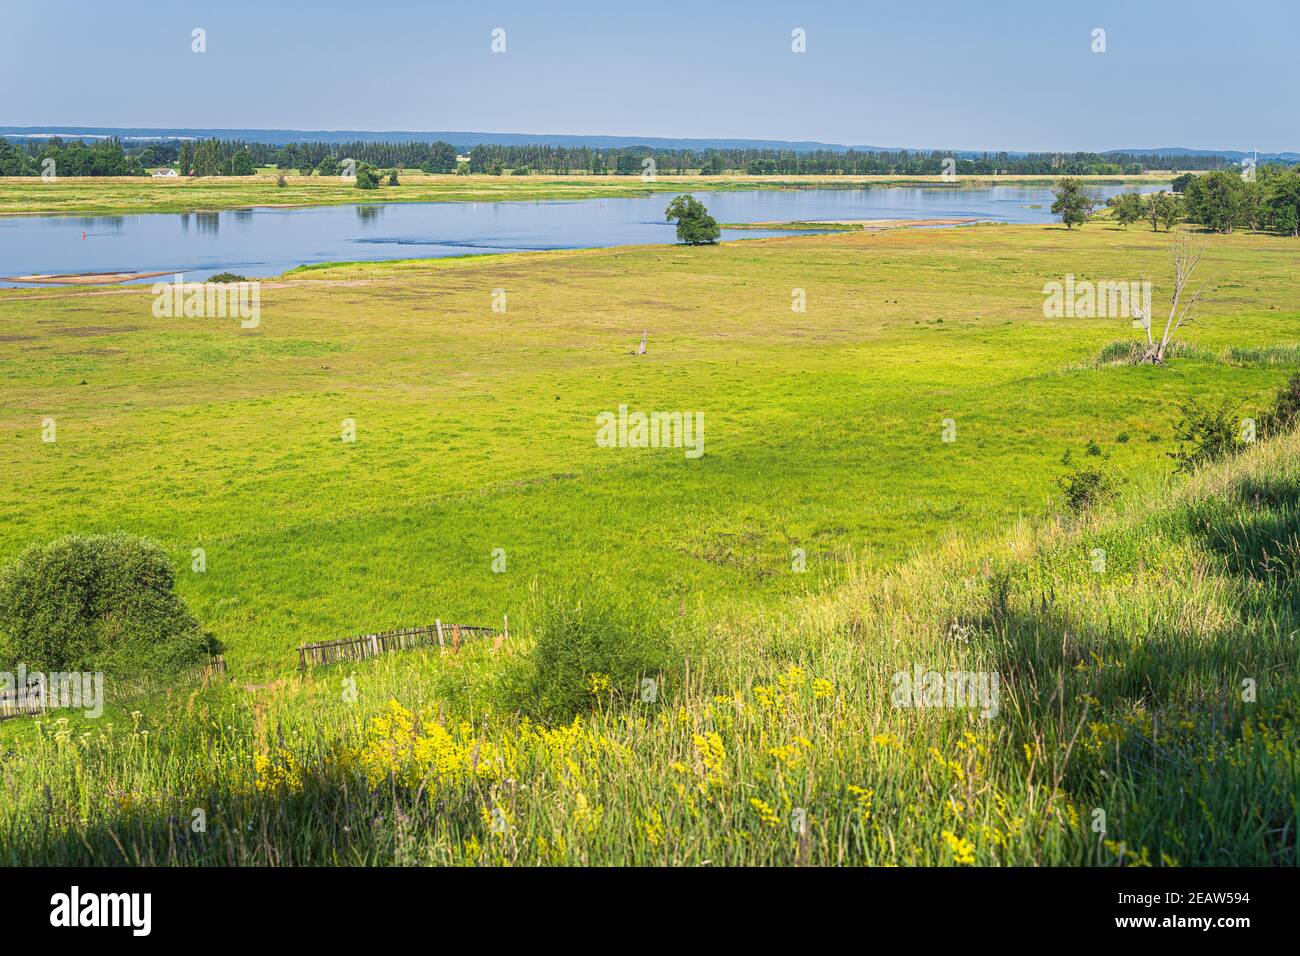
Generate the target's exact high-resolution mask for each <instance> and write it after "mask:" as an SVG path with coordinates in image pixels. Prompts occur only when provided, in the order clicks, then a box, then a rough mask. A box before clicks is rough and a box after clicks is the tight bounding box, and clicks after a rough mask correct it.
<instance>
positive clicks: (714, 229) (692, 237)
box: [664, 196, 722, 246]
mask: <svg viewBox="0 0 1300 956" xmlns="http://www.w3.org/2000/svg"><path fill="white" fill-rule="evenodd" d="M664 218H666V219H667V220H668V221H669V222H676V223H677V241H678V242H683V243H685V244H686V245H688V246H703V245H709V244H711V243H714V242H717V241H718V239H720V238H721V237H722V230H721V229H720V228H719V227H718V222H717V220H716V219H714V218H713V217H712V216H710V215H709V211H708V210H707V209H705V208H704V204H703V203H702V202H700V201H699V200H698V199H696V198H695V197H694V196H678V197H677V198H676V199H674V200H673V201H672V202H670V203H669V204H668V208H667V209H666V210H665V211H664Z"/></svg>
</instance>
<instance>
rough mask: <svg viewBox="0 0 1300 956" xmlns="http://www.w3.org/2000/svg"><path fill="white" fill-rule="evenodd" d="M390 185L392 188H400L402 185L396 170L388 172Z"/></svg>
mask: <svg viewBox="0 0 1300 956" xmlns="http://www.w3.org/2000/svg"><path fill="white" fill-rule="evenodd" d="M388 185H390V186H399V185H401V183H399V182H398V180H397V170H395V169H390V170H389V171H388Z"/></svg>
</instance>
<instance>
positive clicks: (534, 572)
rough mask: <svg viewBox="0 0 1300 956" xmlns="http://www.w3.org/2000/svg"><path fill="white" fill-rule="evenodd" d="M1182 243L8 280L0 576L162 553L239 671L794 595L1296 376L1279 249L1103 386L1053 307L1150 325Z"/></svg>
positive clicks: (790, 246)
mask: <svg viewBox="0 0 1300 956" xmlns="http://www.w3.org/2000/svg"><path fill="white" fill-rule="evenodd" d="M1166 245H1167V238H1166V237H1165V235H1164V234H1158V235H1157V234H1152V233H1150V232H1148V231H1143V230H1137V229H1135V230H1131V231H1129V232H1121V231H1117V230H1112V229H1106V228H1088V229H1085V230H1084V231H1082V232H1080V233H1067V232H1066V231H1065V230H1064V229H1059V228H1041V227H980V228H963V229H953V230H931V231H916V232H905V231H900V232H891V233H888V234H874V235H873V234H857V233H846V234H839V235H829V236H821V237H805V238H791V239H767V240H749V241H743V242H734V243H729V244H726V245H723V246H720V247H717V248H703V249H686V248H674V247H652V248H621V249H610V250H599V251H582V252H549V253H538V254H525V255H509V256H491V257H484V258H477V259H472V260H443V261H436V262H426V261H412V262H399V263H391V264H364V265H341V266H338V267H335V268H324V269H321V268H314V269H311V270H308V271H304V272H302V273H300V275H301V276H302V278H291V279H287V280H285V281H273V282H268V283H265V284H264V288H263V290H262V301H261V319H260V325H259V326H258V327H257V328H255V329H243V328H241V327H240V326H239V323H238V322H237V321H234V320H221V319H184V318H180V319H158V318H155V317H154V316H153V314H152V311H151V306H152V301H153V300H152V296H151V294H150V291H149V289H148V287H147V286H145V287H138V288H117V289H111V290H108V289H105V290H99V291H93V292H84V291H75V292H69V291H66V290H36V291H28V290H21V291H19V290H9V291H6V292H3V293H0V309H3V312H4V315H5V334H4V336H3V341H2V342H0V367H3V371H4V376H3V379H4V383H5V384H4V386H3V391H2V392H0V454H2V455H3V464H4V471H5V474H6V475H7V476H9V477H10V480H8V481H6V482H5V483H4V485H3V487H2V488H0V512H2V513H3V514H4V516H5V520H4V522H3V524H2V525H0V559H3V560H8V559H10V558H12V557H14V556H15V555H16V554H17V553H18V552H19V551H20V550H21V549H22V548H23V547H24V546H25V545H26V544H29V543H31V542H37V541H44V540H47V539H50V538H54V537H57V536H59V535H62V534H65V533H69V532H73V531H79V532H92V531H110V530H125V531H130V532H133V533H137V534H141V535H144V536H147V537H150V538H153V539H155V540H157V541H158V542H160V543H161V544H163V545H164V546H165V547H166V548H167V549H168V551H169V552H170V553H171V554H172V555H173V556H174V559H175V561H176V564H177V566H178V567H179V568H180V569H181V574H180V587H181V590H182V593H183V594H184V596H185V598H186V599H187V600H188V601H189V602H190V603H191V605H192V606H193V608H194V609H195V611H196V612H197V613H198V615H199V617H200V619H201V620H202V621H203V622H204V623H205V624H206V625H207V626H208V627H209V628H210V629H211V631H212V632H213V633H214V634H215V635H216V637H217V638H218V639H219V640H220V641H221V642H222V643H223V645H224V646H225V647H226V649H227V654H226V656H227V659H228V661H229V662H230V665H231V667H232V670H233V671H234V672H235V673H236V674H237V675H239V676H240V677H241V678H249V679H263V678H268V677H271V676H275V675H279V674H282V673H285V672H287V671H288V670H290V669H291V667H292V666H293V665H294V663H295V655H294V649H295V648H296V647H297V645H298V644H299V643H302V642H308V641H319V640H326V639H330V638H336V637H344V636H349V635H352V634H359V633H367V632H370V631H373V630H377V629H385V628H394V627H400V626H409V625H414V624H425V623H431V622H432V621H433V619H434V618H435V617H437V618H442V619H444V620H455V621H459V622H462V623H483V624H495V623H498V622H500V621H501V619H502V615H505V614H512V613H514V614H517V613H520V612H521V609H522V606H523V605H524V604H525V603H526V600H527V596H528V594H529V590H530V588H533V587H537V588H540V589H542V590H548V591H559V592H563V591H564V590H565V589H568V588H572V587H574V586H575V585H577V584H579V583H581V582H583V581H585V580H587V579H588V578H589V577H590V576H591V575H605V576H608V577H609V578H610V579H611V580H612V581H616V582H617V587H618V588H619V589H620V590H623V591H626V592H628V593H630V594H643V595H645V596H647V598H650V597H653V598H655V599H658V600H661V601H663V602H666V603H667V604H669V605H671V606H672V607H673V608H674V609H675V610H676V612H677V613H679V614H692V615H693V614H697V613H698V614H704V615H705V616H706V617H707V616H709V615H712V614H714V613H716V612H717V611H718V609H719V608H721V607H723V606H726V605H732V604H743V605H744V606H745V607H747V608H750V609H756V608H779V607H780V606H781V603H782V602H783V601H784V600H786V599H788V598H789V597H791V596H792V595H797V594H801V593H804V592H806V591H809V590H817V589H820V588H824V587H825V586H827V585H828V584H831V583H834V582H836V581H838V580H840V579H841V578H842V577H843V575H844V574H845V571H846V569H847V568H849V567H868V568H874V567H880V566H883V565H886V564H889V563H891V562H896V561H897V560H899V559H901V558H903V557H906V556H908V555H911V554H915V553H917V552H920V551H924V550H925V549H927V548H929V547H932V546H933V545H935V544H936V543H938V542H941V541H942V540H944V539H945V538H946V537H948V536H950V535H953V534H954V533H957V532H977V533H978V532H990V531H993V530H996V529H998V528H1000V527H1002V526H1004V525H1006V524H1007V523H1008V522H1010V521H1012V520H1014V519H1015V518H1017V517H1018V516H1021V515H1041V514H1044V513H1048V512H1050V511H1052V510H1053V508H1054V507H1059V501H1058V500H1057V499H1059V490H1058V488H1057V487H1056V484H1055V480H1056V478H1057V476H1058V475H1059V474H1061V472H1062V471H1063V469H1062V467H1061V465H1060V459H1061V457H1062V455H1063V453H1064V452H1066V451H1067V450H1073V451H1074V452H1075V453H1076V454H1078V453H1079V452H1081V451H1082V448H1083V445H1084V443H1085V442H1087V441H1088V440H1089V439H1092V440H1094V441H1095V442H1096V443H1097V444H1098V445H1099V446H1100V448H1101V449H1102V450H1103V452H1104V454H1105V455H1107V456H1109V461H1110V464H1111V467H1113V468H1114V469H1115V470H1116V472H1117V473H1119V474H1121V475H1130V476H1138V475H1142V474H1147V473H1152V472H1162V471H1167V470H1168V468H1169V463H1168V460H1167V458H1166V454H1167V452H1169V451H1170V450H1171V448H1172V424H1173V422H1174V420H1175V419H1176V418H1177V414H1178V413H1177V408H1176V405H1177V404H1178V403H1179V402H1180V401H1183V400H1185V399H1187V398H1188V397H1191V396H1197V397H1200V398H1203V399H1212V398H1217V397H1225V398H1228V399H1229V400H1231V401H1232V402H1233V403H1234V405H1236V406H1239V407H1240V409H1241V413H1242V415H1243V416H1245V415H1246V414H1249V413H1250V412H1251V411H1252V409H1251V405H1252V403H1256V404H1259V403H1262V402H1263V401H1264V399H1265V397H1266V396H1267V395H1268V394H1270V393H1271V391H1272V390H1274V389H1275V388H1276V387H1277V386H1278V384H1279V383H1280V382H1281V381H1283V380H1284V379H1285V376H1286V374H1287V369H1286V367H1285V366H1280V365H1277V364H1274V363H1271V362H1269V361H1268V360H1267V355H1265V356H1264V357H1263V358H1262V360H1258V361H1238V360H1234V359H1232V358H1231V357H1230V356H1229V354H1228V351H1227V350H1229V349H1230V348H1233V347H1240V346H1246V345H1249V346H1253V347H1258V348H1264V349H1267V348H1268V347H1271V346H1284V345H1294V344H1295V343H1296V336H1295V332H1294V329H1295V322H1296V318H1297V313H1296V311H1295V310H1296V304H1295V302H1296V299H1295V292H1296V281H1295V276H1296V274H1297V272H1296V266H1297V261H1298V260H1300V255H1298V254H1297V250H1296V247H1295V245H1294V243H1289V242H1288V241H1287V240H1285V239H1281V238H1272V237H1266V236H1234V237H1230V238H1228V239H1226V240H1223V241H1220V242H1218V243H1217V244H1215V245H1214V246H1212V248H1211V251H1210V252H1209V253H1208V254H1207V257H1206V260H1205V262H1204V264H1203V266H1202V271H1203V272H1204V273H1205V274H1206V276H1207V277H1212V278H1213V279H1214V280H1215V282H1216V283H1217V285H1218V286H1219V294H1218V295H1217V296H1216V297H1214V298H1213V299H1212V300H1211V301H1210V302H1209V303H1207V304H1206V305H1205V307H1204V309H1203V313H1202V315H1201V316H1200V318H1199V320H1198V321H1197V323H1196V324H1195V325H1194V326H1192V327H1191V328H1190V329H1189V330H1188V332H1187V335H1186V338H1187V340H1188V341H1189V342H1191V343H1194V344H1195V345H1196V346H1197V347H1198V348H1199V349H1201V350H1202V351H1203V352H1204V353H1205V354H1204V355H1201V356H1200V357H1198V358H1197V359H1195V360H1193V359H1186V360H1182V361H1178V362H1174V363H1171V364H1170V365H1169V366H1168V367H1165V368H1150V367H1124V366H1103V367H1092V366H1093V364H1094V362H1093V360H1094V359H1095V358H1096V357H1097V356H1098V355H1099V354H1100V353H1101V351H1102V349H1103V348H1104V347H1105V346H1106V345H1107V344H1108V343H1111V342H1113V341H1115V340H1117V339H1126V338H1135V337H1136V336H1137V334H1138V333H1137V332H1136V331H1135V330H1132V329H1131V328H1129V327H1128V326H1129V323H1128V322H1127V321H1125V320H1122V319H1120V320H1117V319H1045V318H1044V317H1043V315H1042V302H1043V294H1042V286H1043V283H1044V282H1046V281H1049V280H1052V279H1059V278H1060V277H1063V276H1064V275H1065V274H1066V273H1070V272H1073V273H1074V274H1076V276H1078V277H1079V278H1084V277H1088V276H1091V277H1094V278H1109V277H1124V278H1129V277H1131V278H1134V279H1141V278H1150V279H1152V280H1154V281H1155V283H1156V286H1157V293H1156V312H1157V314H1158V315H1159V314H1161V300H1160V295H1161V293H1162V291H1164V290H1163V288H1162V286H1163V285H1167V274H1168V257H1167V254H1166ZM794 289H802V290H804V294H805V297H806V311H804V312H795V311H792V302H793V294H792V290H794ZM494 290H504V298H505V311H504V312H498V311H493V302H494ZM643 332H645V333H647V341H648V352H647V354H646V355H644V356H637V355H635V354H632V353H633V352H634V351H635V349H636V347H637V345H638V343H639V341H640V338H641V335H642V333H643ZM620 405H626V406H628V407H629V409H631V410H633V411H635V410H641V411H644V412H646V413H649V412H652V411H682V412H702V413H703V415H704V421H705V438H704V441H705V444H704V448H705V451H704V455H703V457H701V458H699V459H697V460H689V459H687V457H686V456H685V454H684V451H683V450H682V449H671V448H668V449H654V448H647V449H640V448H602V447H598V446H597V444H596V441H595V438H596V417H597V415H599V414H600V413H601V412H605V411H609V412H617V410H618V408H619V406H620ZM46 418H52V419H54V421H55V424H56V428H57V440H56V441H54V442H52V443H48V442H43V441H42V422H43V420H44V419H46ZM344 419H351V420H352V421H354V422H355V427H356V440H355V441H354V442H344V441H343V440H342V431H343V425H342V423H343V420H344ZM945 419H952V421H953V424H954V426H955V441H952V442H945V441H943V440H942V431H943V425H942V423H943V421H944V420H945ZM195 548H202V549H203V551H204V553H205V555H206V570H205V572H204V573H194V572H192V571H191V570H190V567H191V564H192V558H191V555H192V552H193V550H194V549H195ZM498 548H499V549H503V550H504V552H505V567H506V570H505V572H504V573H498V572H495V571H494V570H493V557H494V554H493V552H494V549H498ZM796 548H798V549H803V551H804V552H805V553H806V555H807V565H806V566H807V572H806V573H803V574H799V573H794V572H792V570H791V567H792V552H793V550H794V549H796Z"/></svg>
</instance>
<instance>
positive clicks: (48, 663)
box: [0, 534, 211, 676]
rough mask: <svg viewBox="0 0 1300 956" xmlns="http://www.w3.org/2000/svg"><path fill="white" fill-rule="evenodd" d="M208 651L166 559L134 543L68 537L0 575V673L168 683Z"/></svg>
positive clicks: (34, 550) (148, 545) (26, 555)
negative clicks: (153, 676) (149, 676)
mask: <svg viewBox="0 0 1300 956" xmlns="http://www.w3.org/2000/svg"><path fill="white" fill-rule="evenodd" d="M210 650H211V642H210V640H209V638H207V637H206V636H205V635H204V634H203V632H202V630H201V629H200V627H199V623H198V621H197V620H195V618H194V615H193V614H191V613H190V610H189V608H188V607H186V605H185V602H184V601H183V600H182V599H181V598H180V597H179V596H178V595H177V594H176V576H175V574H174V572H173V571H172V567H171V564H170V562H169V561H168V560H167V556H166V554H164V553H163V551H162V549H161V548H159V547H158V546H157V545H155V544H153V543H152V542H150V541H147V540H145V539H143V538H137V537H134V536H131V535H126V534H111V535H93V536H86V537H82V536H78V535H71V536H68V537H66V538H60V539H59V540H57V541H53V542H51V543H49V544H43V545H34V546H32V547H30V548H28V549H27V550H26V551H24V552H23V553H22V554H21V555H20V556H19V557H18V558H17V559H16V560H15V561H14V562H13V563H12V564H10V565H8V566H7V567H6V568H5V569H4V570H3V571H0V664H2V665H4V669H6V670H12V669H13V667H14V666H16V665H17V664H19V663H22V664H25V665H26V667H27V669H28V670H53V671H63V670H78V671H101V670H102V671H106V672H109V673H113V674H118V675H123V676H134V675H138V674H144V673H150V672H153V673H168V672H173V671H176V670H178V669H181V668H183V667H186V666H188V665H191V664H194V663H197V662H199V661H201V660H203V658H204V657H205V656H206V655H207V654H208V653H209V652H210Z"/></svg>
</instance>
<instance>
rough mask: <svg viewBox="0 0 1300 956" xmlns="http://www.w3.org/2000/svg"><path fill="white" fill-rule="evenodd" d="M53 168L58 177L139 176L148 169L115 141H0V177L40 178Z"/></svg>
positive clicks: (52, 139)
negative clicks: (50, 163)
mask: <svg viewBox="0 0 1300 956" xmlns="http://www.w3.org/2000/svg"><path fill="white" fill-rule="evenodd" d="M50 159H52V160H54V165H53V167H50V166H49V164H48V163H47V162H46V160H50ZM51 168H52V170H53V173H54V175H56V176H140V175H143V174H144V172H145V168H146V167H145V166H144V164H143V163H142V162H141V160H140V158H139V157H138V156H128V155H127V153H126V151H125V150H123V148H122V143H121V141H120V140H118V139H116V138H109V139H100V140H95V141H94V142H93V143H84V142H82V141H81V140H71V141H68V142H64V141H63V140H61V139H59V138H58V137H52V138H51V139H48V140H39V141H33V142H29V143H26V144H24V145H21V146H19V145H16V144H13V143H9V142H7V141H5V140H3V139H0V176H39V175H41V173H42V172H43V171H45V170H46V169H51Z"/></svg>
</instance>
